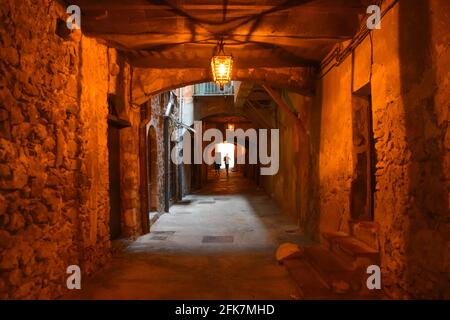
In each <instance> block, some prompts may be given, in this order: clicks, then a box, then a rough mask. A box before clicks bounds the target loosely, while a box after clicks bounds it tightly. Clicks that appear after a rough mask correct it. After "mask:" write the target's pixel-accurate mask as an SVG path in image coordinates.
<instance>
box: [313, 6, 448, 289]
mask: <svg viewBox="0 0 450 320" xmlns="http://www.w3.org/2000/svg"><path fill="white" fill-rule="evenodd" d="M389 3H390V1H387V2H386V3H385V5H388V4H389ZM449 5H450V4H449V3H448V1H443V0H434V1H414V2H400V3H399V4H397V5H396V6H395V7H394V8H393V9H392V10H391V11H390V12H389V13H388V14H387V15H386V16H385V18H384V19H383V21H382V29H381V30H377V31H374V32H373V33H372V36H373V38H372V41H373V51H372V49H371V44H370V42H369V41H370V38H367V39H366V40H365V42H364V43H362V44H361V45H360V47H359V48H358V49H357V50H356V51H355V53H354V56H353V57H352V56H349V57H348V58H347V59H346V60H345V61H344V62H343V63H342V64H341V65H340V66H339V67H337V68H335V69H333V71H331V72H330V73H329V74H327V75H326V76H325V77H324V79H323V80H322V81H320V83H319V84H318V85H319V92H318V95H317V104H318V105H319V106H321V108H317V109H315V111H314V112H315V115H314V117H319V119H320V126H319V130H320V132H319V137H320V139H319V140H318V143H317V142H316V143H315V146H316V147H317V146H318V147H319V150H320V153H319V159H320V160H319V164H320V166H319V177H320V188H319V189H318V192H319V193H320V194H319V195H320V205H319V212H318V214H319V215H320V231H328V230H344V231H345V230H346V229H347V228H348V220H349V197H348V196H349V190H350V177H351V168H352V166H351V164H352V158H351V150H350V147H351V141H352V136H351V109H350V108H351V95H352V91H353V90H355V89H358V87H360V86H361V85H363V84H364V83H367V82H369V81H370V83H371V89H372V103H373V106H372V110H373V130H374V138H375V152H376V189H375V212H374V222H375V223H376V224H377V225H379V228H380V230H379V242H380V243H379V246H380V254H381V263H382V265H381V267H382V274H383V285H384V289H385V291H386V292H387V293H388V294H389V295H390V296H392V297H395V298H405V297H410V298H411V297H413V298H442V297H447V298H448V297H449V296H450V293H449V292H448V290H449V288H448V282H449V279H450V274H449V273H450V267H449V261H450V250H449V248H450V238H449V235H450V232H449V231H450V229H449V227H450V214H449V204H448V200H449V198H448V195H449V193H448V192H449V175H450V170H449V136H450V134H449V131H448V120H449V101H450V90H449V81H450V80H449V79H450V77H449V67H448V66H449V65H450V64H449V63H450V61H449V57H450V54H449V45H448V44H449V43H450V42H449V32H448V26H447V22H448V21H449V9H450V7H449ZM371 52H373V60H372V54H371ZM352 59H355V63H352ZM372 61H373V67H372V72H370V65H371V64H372ZM368 66H369V67H368ZM352 83H353V88H352Z"/></svg>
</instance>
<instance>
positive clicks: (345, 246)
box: [331, 237, 379, 270]
mask: <svg viewBox="0 0 450 320" xmlns="http://www.w3.org/2000/svg"><path fill="white" fill-rule="evenodd" d="M331 251H332V252H333V253H334V254H335V255H336V256H337V257H338V258H339V259H340V260H341V261H343V262H344V263H345V264H346V265H347V266H348V267H349V268H351V269H353V270H356V269H361V268H363V269H367V267H368V266H370V265H372V264H379V252H378V251H377V250H375V249H373V248H371V247H369V246H368V245H367V244H365V243H364V242H362V241H360V240H358V239H355V238H353V237H340V238H334V239H333V240H332V244H331Z"/></svg>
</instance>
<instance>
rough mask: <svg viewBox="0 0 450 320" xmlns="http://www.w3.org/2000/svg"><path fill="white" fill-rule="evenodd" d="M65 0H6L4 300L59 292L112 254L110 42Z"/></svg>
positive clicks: (1, 199)
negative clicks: (75, 270)
mask: <svg viewBox="0 0 450 320" xmlns="http://www.w3.org/2000/svg"><path fill="white" fill-rule="evenodd" d="M65 17H66V14H65V8H63V7H61V6H60V5H59V4H58V2H51V3H49V2H47V1H29V0H20V1H18V0H14V1H12V0H7V1H2V2H1V4H0V21H1V28H0V43H2V48H1V50H0V74H1V76H0V299H8V298H14V299H18V298H44V299H46V298H55V297H57V296H59V295H61V294H62V293H63V292H64V290H65V285H66V277H67V274H66V268H67V266H69V265H72V264H76V265H79V266H80V267H81V270H82V275H83V276H85V275H86V274H89V273H90V272H92V271H93V270H96V269H97V268H98V267H99V266H100V265H102V264H103V263H105V261H106V259H107V258H108V256H109V253H108V251H109V250H108V249H109V245H110V244H109V229H108V215H109V202H108V200H109V199H108V154H107V153H108V152H107V121H106V118H107V114H108V108H107V94H108V78H109V76H108V62H107V61H108V58H107V48H106V47H105V46H104V45H101V44H98V43H97V42H96V41H95V40H93V39H90V38H86V37H84V36H82V35H81V34H75V35H73V36H72V37H68V38H62V37H60V36H58V35H57V34H56V30H57V18H61V19H63V21H65Z"/></svg>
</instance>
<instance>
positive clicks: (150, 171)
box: [147, 126, 158, 212]
mask: <svg viewBox="0 0 450 320" xmlns="http://www.w3.org/2000/svg"><path fill="white" fill-rule="evenodd" d="M147 155H148V156H147V193H148V204H147V205H148V212H152V211H157V210H158V188H157V182H158V177H157V165H158V164H157V156H158V149H157V141H156V130H155V128H154V127H153V126H151V127H150V128H149V130H148V133H147Z"/></svg>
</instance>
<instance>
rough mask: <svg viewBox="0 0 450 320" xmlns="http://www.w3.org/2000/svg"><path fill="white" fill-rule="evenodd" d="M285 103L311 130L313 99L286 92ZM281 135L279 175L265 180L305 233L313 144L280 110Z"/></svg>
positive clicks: (273, 195) (279, 125) (277, 110)
mask: <svg viewBox="0 0 450 320" xmlns="http://www.w3.org/2000/svg"><path fill="white" fill-rule="evenodd" d="M284 100H285V102H286V103H287V105H289V106H290V108H291V110H292V111H293V112H298V113H299V114H300V117H301V119H302V121H303V122H304V123H305V125H306V126H307V127H309V119H308V113H309V112H310V109H311V106H312V100H311V98H309V97H306V96H303V95H300V94H297V93H294V92H290V91H285V92H284ZM276 112H277V116H276V118H277V119H278V129H279V134H280V141H279V145H280V165H279V170H278V173H277V174H276V175H273V176H261V181H262V185H263V187H264V189H265V190H266V192H268V194H270V195H271V197H272V198H273V199H274V200H275V201H276V202H277V204H278V205H279V207H280V208H281V209H282V210H283V211H284V213H285V214H287V215H288V216H290V217H291V218H292V221H293V222H294V223H296V224H297V225H298V226H299V227H300V228H301V230H302V231H304V232H305V233H307V234H312V232H309V230H307V228H308V227H307V226H308V223H307V220H308V214H307V213H308V206H309V201H310V199H309V197H308V192H309V184H310V181H309V180H310V178H309V173H310V171H311V170H310V167H311V165H310V152H311V150H310V142H309V137H308V134H307V133H306V132H305V131H303V130H302V129H301V127H300V125H299V123H298V122H297V121H295V120H293V119H292V117H290V116H288V115H287V114H286V113H285V111H284V110H282V109H280V108H279V107H277V109H276Z"/></svg>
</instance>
